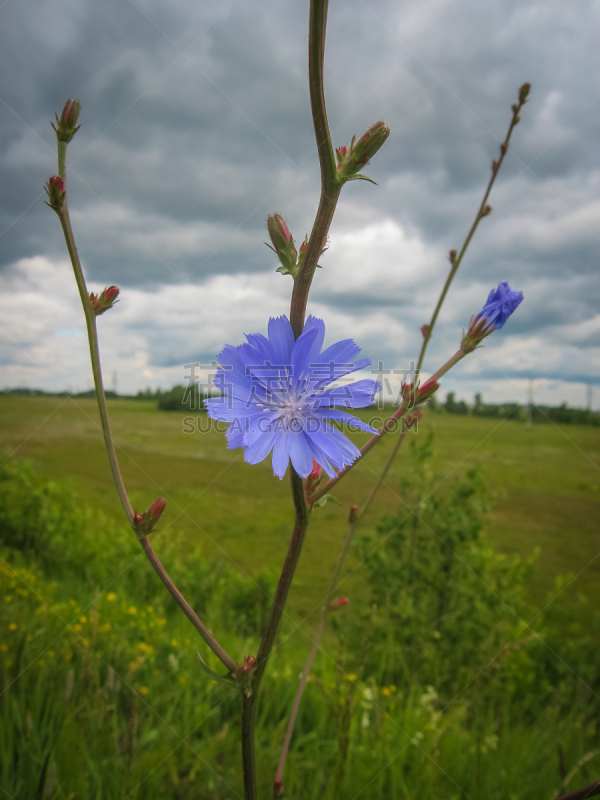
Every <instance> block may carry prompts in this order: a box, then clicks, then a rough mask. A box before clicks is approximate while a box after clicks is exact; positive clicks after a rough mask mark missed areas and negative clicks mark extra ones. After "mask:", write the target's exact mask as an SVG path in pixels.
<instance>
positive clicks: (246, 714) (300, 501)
mask: <svg viewBox="0 0 600 800" xmlns="http://www.w3.org/2000/svg"><path fill="white" fill-rule="evenodd" d="M291 479H292V496H293V499H294V507H295V511H296V522H295V524H294V530H293V532H292V539H291V541H290V546H289V548H288V552H287V555H286V557H285V561H284V563H283V569H282V570H281V576H280V578H279V583H278V584H277V590H276V592H275V598H274V600H273V605H272V607H271V613H270V615H269V619H268V621H267V625H266V627H265V630H264V633H263V637H262V640H261V643H260V647H259V648H258V654H257V656H256V668H255V670H254V672H253V675H252V683H251V687H252V694H251V695H250V696H246V697H244V701H243V706H242V761H243V772H244V789H245V798H246V800H256V797H257V794H256V764H255V756H254V725H255V720H256V702H257V700H258V690H259V687H260V682H261V680H262V677H263V675H264V672H265V669H266V667H267V662H268V660H269V656H270V655H271V651H272V650H273V643H274V641H275V636H276V635H277V631H278V629H279V624H280V622H281V617H282V615H283V609H284V608H285V603H286V600H287V596H288V592H289V590H290V586H291V585H292V581H293V579H294V573H295V571H296V566H297V564H298V559H299V558H300V552H301V551H302V544H303V542H304V536H305V534H306V529H307V527H308V520H309V516H310V511H309V509H308V506H307V505H306V496H305V494H304V486H303V485H302V478H301V477H300V476H299V475H298V474H297V473H296V471H295V470H294V469H292V475H291Z"/></svg>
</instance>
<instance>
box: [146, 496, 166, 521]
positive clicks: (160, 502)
mask: <svg viewBox="0 0 600 800" xmlns="http://www.w3.org/2000/svg"><path fill="white" fill-rule="evenodd" d="M166 507H167V501H166V500H165V499H164V497H157V499H156V500H155V501H154V502H153V503H152V505H151V506H150V514H151V515H152V519H153V520H155V521H158V520H159V519H160V517H161V515H162V513H163V511H164V510H165V508H166Z"/></svg>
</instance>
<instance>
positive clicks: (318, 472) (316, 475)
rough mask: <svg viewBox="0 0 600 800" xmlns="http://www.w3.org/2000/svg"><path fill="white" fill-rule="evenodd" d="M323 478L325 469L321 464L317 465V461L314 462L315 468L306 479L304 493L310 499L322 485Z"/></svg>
mask: <svg viewBox="0 0 600 800" xmlns="http://www.w3.org/2000/svg"><path fill="white" fill-rule="evenodd" d="M322 478H323V468H322V467H321V465H320V464H317V462H316V461H314V460H313V468H312V472H311V473H310V475H309V476H308V477H307V478H305V479H304V491H305V492H306V494H307V496H308V497H310V496H311V495H313V494H314V493H315V492H316V491H317V488H318V486H319V484H320V483H321V480H322Z"/></svg>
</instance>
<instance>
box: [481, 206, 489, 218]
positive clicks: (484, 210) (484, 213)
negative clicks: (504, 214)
mask: <svg viewBox="0 0 600 800" xmlns="http://www.w3.org/2000/svg"><path fill="white" fill-rule="evenodd" d="M491 213H492V207H491V206H489V205H488V206H484V207H483V208H482V209H481V214H480V215H479V216H481V217H489V215H490V214H491Z"/></svg>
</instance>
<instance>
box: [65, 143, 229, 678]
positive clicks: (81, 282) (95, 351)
mask: <svg viewBox="0 0 600 800" xmlns="http://www.w3.org/2000/svg"><path fill="white" fill-rule="evenodd" d="M66 147H67V146H66V143H65V142H60V141H59V142H58V170H59V177H60V178H61V179H62V181H63V183H64V184H65V186H66ZM57 214H58V217H59V220H60V224H61V226H62V229H63V233H64V236H65V242H66V244H67V250H68V252H69V257H70V259H71V264H72V266H73V272H74V274H75V281H76V283H77V288H78V290H79V297H80V299H81V305H82V306H83V312H84V315H85V323H86V328H87V334H88V343H89V348H90V360H91V363H92V373H93V376H94V388H95V390H96V400H97V402H98V411H99V413H100V422H101V425H102V434H103V436H104V445H105V447H106V453H107V455H108V462H109V464H110V470H111V473H112V476H113V481H114V484H115V487H116V490H117V494H118V496H119V500H120V501H121V505H122V506H123V510H124V511H125V516H126V517H127V520H128V522H129V524H130V525H131V526H132V527H133V516H134V512H133V508H132V506H131V503H130V501H129V496H128V494H127V490H126V488H125V484H124V482H123V477H122V475H121V470H120V468H119V461H118V459H117V453H116V450H115V445H114V441H113V438H112V432H111V428H110V420H109V417H108V407H107V404H106V396H105V394H104V384H103V380H102V366H101V363H100V349H99V346H98V332H97V329H96V314H95V311H94V309H93V307H92V305H91V303H90V298H89V295H88V290H87V286H86V283H85V277H84V274H83V269H82V266H81V261H80V260H79V254H78V252H77V247H76V245H75V237H74V235H73V229H72V227H71V220H70V217H69V208H68V204H67V199H66V197H65V200H64V203H63V205H62V208H61V209H60V210H59V211H57ZM139 541H140V544H141V546H142V549H143V551H144V553H145V555H146V557H147V558H148V560H149V561H150V563H151V564H152V566H153V568H154V570H155V571H156V573H157V575H158V577H159V578H160V579H161V581H162V582H163V584H164V585H165V586H166V588H167V589H168V591H169V593H170V594H171V596H172V597H173V599H174V600H175V602H176V603H177V605H178V606H179V607H180V608H181V610H182V611H183V613H184V614H185V615H186V617H187V618H188V619H189V620H190V622H191V623H192V625H193V626H194V627H195V628H196V630H197V631H198V633H199V634H200V636H201V637H202V638H203V639H204V641H205V642H206V644H207V645H208V646H209V647H210V649H211V650H212V651H213V653H214V654H215V655H216V656H217V658H219V659H220V661H221V662H222V663H223V664H224V665H225V667H226V668H227V669H228V670H229V672H231V673H234V674H235V671H236V669H237V666H236V664H235V662H234V660H233V659H232V658H231V657H230V656H229V655H228V654H227V653H226V652H225V650H224V649H223V648H222V647H221V645H220V644H219V643H218V642H217V640H216V639H215V637H214V636H213V635H212V633H211V632H210V631H209V630H208V628H206V626H205V625H204V623H203V622H202V620H201V619H200V618H199V617H198V615H197V614H196V612H195V611H194V609H193V608H192V607H191V606H190V604H189V603H188V602H187V600H186V599H185V598H184V596H183V595H182V594H181V592H180V591H179V589H178V588H177V587H176V586H175V584H174V583H173V581H172V580H171V578H170V577H169V575H168V573H167V571H166V570H165V568H164V567H163V565H162V563H161V561H160V560H159V558H158V556H157V555H156V553H155V552H154V550H153V549H152V547H151V545H150V542H149V541H148V539H147V538H146V537H139Z"/></svg>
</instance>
